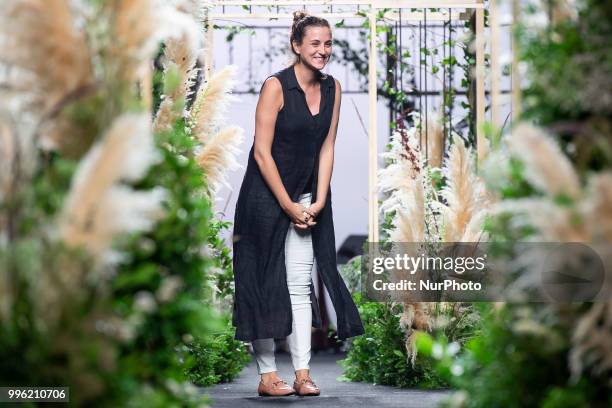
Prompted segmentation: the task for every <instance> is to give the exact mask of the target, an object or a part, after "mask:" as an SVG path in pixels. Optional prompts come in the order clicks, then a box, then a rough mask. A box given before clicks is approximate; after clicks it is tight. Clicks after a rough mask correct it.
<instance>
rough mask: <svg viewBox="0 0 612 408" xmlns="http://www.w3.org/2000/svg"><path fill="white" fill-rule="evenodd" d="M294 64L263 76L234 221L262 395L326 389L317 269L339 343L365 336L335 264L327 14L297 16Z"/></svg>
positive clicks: (335, 86) (238, 285)
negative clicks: (316, 359)
mask: <svg viewBox="0 0 612 408" xmlns="http://www.w3.org/2000/svg"><path fill="white" fill-rule="evenodd" d="M290 44H291V50H292V52H293V53H294V54H295V55H296V60H295V62H294V63H293V64H292V65H291V66H289V67H287V68H284V69H282V70H281V71H278V72H276V73H275V74H273V75H271V76H270V77H268V78H267V79H266V81H265V82H264V84H263V86H262V88H261V91H260V96H259V101H258V103H257V109H256V113H255V141H254V143H253V146H252V148H251V151H250V152H249V159H248V164H247V169H246V173H245V176H244V180H243V182H242V186H241V188H240V193H239V195H238V200H237V203H236V211H235V219H234V234H233V238H234V245H233V249H234V263H233V265H234V279H235V289H236V291H235V299H234V314H233V323H234V325H235V326H236V338H237V339H239V340H244V341H251V342H252V344H253V350H254V352H255V359H256V361H257V366H258V371H259V374H260V375H261V381H260V383H259V389H258V393H259V395H291V394H294V393H295V394H299V395H319V393H320V391H319V388H318V387H317V386H316V385H315V383H314V382H313V381H312V379H311V378H310V376H309V362H310V348H311V347H310V346H311V327H313V326H314V327H317V328H321V327H322V324H321V323H322V322H321V316H320V310H319V305H318V301H317V298H316V296H315V293H314V286H313V284H312V277H311V273H312V269H313V266H314V265H316V270H317V273H319V275H320V278H321V280H322V281H323V283H324V285H325V287H326V288H327V291H328V292H329V295H330V298H331V300H332V303H333V306H334V309H335V311H336V315H337V317H338V319H337V320H338V323H337V332H338V337H339V338H340V339H345V338H347V337H352V336H357V335H360V334H363V332H364V329H363V325H362V323H361V319H360V318H359V312H358V310H357V307H356V306H355V304H354V302H353V299H352V297H351V294H350V292H349V291H348V289H347V288H346V285H345V283H344V281H343V280H342V278H341V277H340V274H339V273H338V269H337V263H336V248H335V238H334V224H333V218H332V207H331V189H330V181H331V175H332V167H333V162H334V143H335V140H336V131H337V129H338V120H339V115H340V100H341V89H340V84H339V82H338V81H336V80H335V79H334V78H333V77H332V76H331V75H325V74H323V73H322V72H321V69H323V68H324V67H325V65H326V64H327V62H328V61H329V58H330V55H331V48H332V33H331V28H330V26H329V23H328V22H327V20H324V19H322V18H318V17H314V16H309V15H306V14H304V13H303V12H296V13H294V21H293V25H292V29H291V36H290ZM285 337H286V338H287V343H288V344H289V349H290V351H291V357H292V362H293V367H294V369H295V375H296V380H295V382H294V384H293V388H292V387H290V386H289V385H288V384H287V383H285V382H284V381H283V380H281V379H280V378H279V377H278V375H277V370H276V364H275V359H274V339H275V338H285Z"/></svg>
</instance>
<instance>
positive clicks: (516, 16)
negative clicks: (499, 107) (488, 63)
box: [512, 0, 521, 124]
mask: <svg viewBox="0 0 612 408" xmlns="http://www.w3.org/2000/svg"><path fill="white" fill-rule="evenodd" d="M520 13H521V10H520V4H519V2H518V0H512V123H513V124H514V123H515V122H516V121H518V119H519V117H520V115H521V77H520V75H519V70H518V64H519V57H518V54H519V45H518V41H517V38H516V34H515V31H514V30H516V26H517V24H518V22H519V21H520V18H521V16H520Z"/></svg>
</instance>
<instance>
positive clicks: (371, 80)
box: [368, 7, 379, 242]
mask: <svg viewBox="0 0 612 408" xmlns="http://www.w3.org/2000/svg"><path fill="white" fill-rule="evenodd" d="M368 18H369V21H370V57H369V59H368V96H369V103H368V105H369V108H370V109H369V131H368V139H369V143H368V152H369V155H368V157H369V170H370V171H369V177H368V183H369V184H368V188H369V197H368V208H369V226H368V230H369V232H368V240H369V241H370V242H376V241H378V235H379V234H378V181H377V174H376V172H377V170H378V143H377V133H376V130H377V129H376V128H377V103H376V99H377V98H376V96H377V93H378V89H377V86H376V85H377V84H376V55H377V51H376V9H375V8H374V7H370V11H369V13H368Z"/></svg>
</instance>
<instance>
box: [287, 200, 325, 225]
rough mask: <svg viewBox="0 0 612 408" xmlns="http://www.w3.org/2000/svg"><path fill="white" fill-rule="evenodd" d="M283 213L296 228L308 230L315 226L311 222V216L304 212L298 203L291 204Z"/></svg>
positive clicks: (313, 222)
mask: <svg viewBox="0 0 612 408" xmlns="http://www.w3.org/2000/svg"><path fill="white" fill-rule="evenodd" d="M285 212H286V213H287V215H288V216H289V218H291V222H293V223H294V224H295V227H296V228H299V229H308V228H312V227H314V226H315V225H317V223H316V222H315V221H313V219H312V216H311V215H310V214H308V213H307V212H306V208H305V207H304V206H303V205H302V204H300V203H296V202H292V203H291V204H289V206H288V208H287V209H286V210H285Z"/></svg>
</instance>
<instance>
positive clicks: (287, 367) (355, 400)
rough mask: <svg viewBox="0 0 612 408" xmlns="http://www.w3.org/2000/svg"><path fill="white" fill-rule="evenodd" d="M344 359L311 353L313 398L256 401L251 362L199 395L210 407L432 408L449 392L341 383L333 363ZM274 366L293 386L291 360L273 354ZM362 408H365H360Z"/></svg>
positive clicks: (338, 369)
mask: <svg viewBox="0 0 612 408" xmlns="http://www.w3.org/2000/svg"><path fill="white" fill-rule="evenodd" d="M343 358H345V355H344V354H329V353H325V352H319V353H313V354H312V358H311V362H310V375H311V377H312V379H313V380H314V382H315V383H316V384H317V386H318V387H319V388H320V389H321V395H319V396H316V397H298V396H295V395H293V396H288V397H260V396H258V395H257V385H258V383H259V375H258V374H257V366H256V364H255V361H254V360H253V361H251V363H250V364H249V365H248V366H247V367H246V368H245V369H244V370H242V372H241V373H240V376H239V377H238V378H236V379H235V380H234V381H233V382H231V383H226V384H217V385H215V386H213V387H209V388H204V389H203V392H204V393H205V394H207V395H208V396H209V398H210V399H211V400H212V403H211V406H213V407H219V408H222V407H231V408H242V407H247V408H248V407H268V406H278V407H281V406H304V407H351V408H356V407H357V406H362V407H364V405H367V406H368V407H383V408H386V407H402V408H413V407H414V408H425V407H435V406H436V405H437V403H438V402H439V401H440V400H442V399H443V398H445V397H446V396H447V395H449V393H450V392H449V391H423V390H415V389H401V388H395V387H389V386H384V385H372V384H367V383H356V382H342V381H338V379H337V378H338V377H340V376H341V375H342V367H340V365H339V364H338V363H337V362H336V361H337V360H341V359H343ZM276 364H277V367H278V370H279V375H280V377H281V378H283V379H284V380H285V381H287V383H289V385H292V384H293V379H294V374H293V367H292V366H291V359H290V356H289V355H288V354H287V353H281V352H277V356H276ZM364 408H365V407H364Z"/></svg>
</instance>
